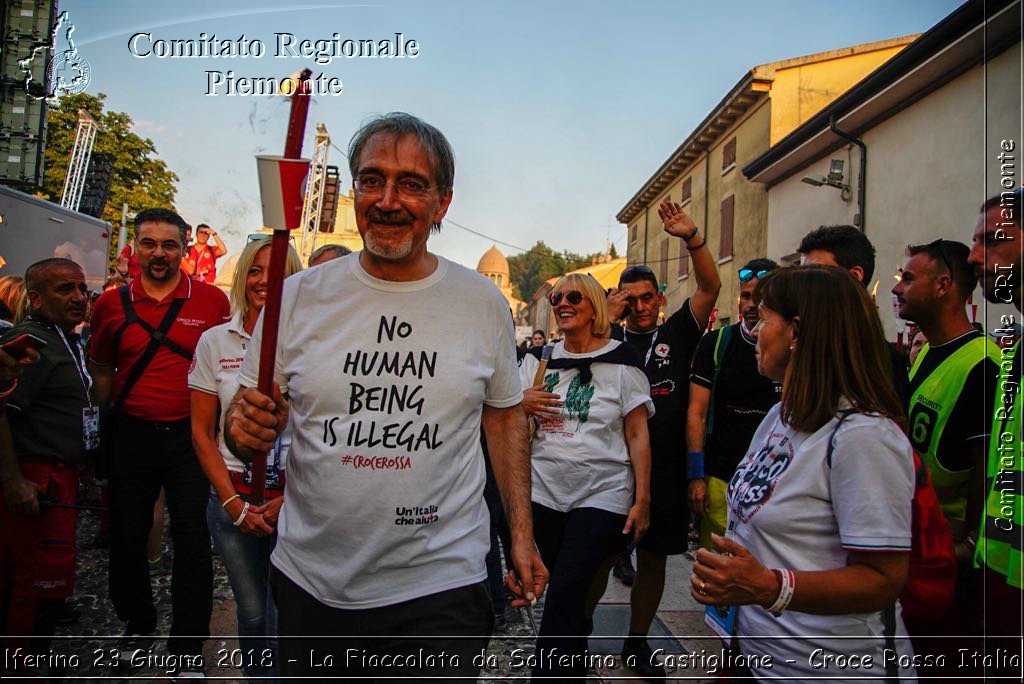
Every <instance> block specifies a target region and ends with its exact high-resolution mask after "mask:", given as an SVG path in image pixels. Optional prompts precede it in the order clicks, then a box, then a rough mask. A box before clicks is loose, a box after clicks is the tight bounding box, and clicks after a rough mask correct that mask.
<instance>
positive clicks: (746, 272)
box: [740, 268, 768, 283]
mask: <svg viewBox="0 0 1024 684" xmlns="http://www.w3.org/2000/svg"><path fill="white" fill-rule="evenodd" d="M766 273H768V271H767V270H764V271H754V270H752V269H749V268H742V269H740V282H741V283H749V282H750V281H751V280H753V279H754V278H758V279H761V278H763V277H764V276H765V274H766Z"/></svg>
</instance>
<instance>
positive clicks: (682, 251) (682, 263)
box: [678, 243, 690, 278]
mask: <svg viewBox="0 0 1024 684" xmlns="http://www.w3.org/2000/svg"><path fill="white" fill-rule="evenodd" d="M688 275H690V253H689V252H687V251H686V245H685V244H682V243H680V245H679V273H678V277H679V278H684V277H686V276H688Z"/></svg>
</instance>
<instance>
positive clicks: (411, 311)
mask: <svg viewBox="0 0 1024 684" xmlns="http://www.w3.org/2000/svg"><path fill="white" fill-rule="evenodd" d="M437 262H438V263H437V268H436V269H435V270H434V272H433V273H432V274H430V275H429V276H427V277H426V278H424V279H422V280H417V281H413V282H391V281H384V280H379V279H377V278H374V277H372V276H371V275H369V274H368V273H367V272H366V271H365V270H363V268H362V266H361V265H360V264H359V254H358V253H356V254H352V255H350V256H345V257H342V258H340V259H335V260H334V261H329V262H327V263H325V264H322V265H320V266H317V267H315V268H311V269H309V270H307V271H302V272H300V273H297V274H295V275H293V276H291V277H290V278H288V280H287V281H285V284H284V295H283V301H282V306H281V325H280V336H279V342H278V346H277V367H276V380H277V382H278V383H279V384H280V386H281V391H282V392H284V393H285V394H287V396H288V398H289V405H290V409H291V425H292V430H293V438H292V447H291V452H290V454H289V460H288V479H287V484H286V487H285V494H284V506H283V509H282V512H281V518H280V522H279V526H278V540H277V546H276V548H275V549H274V553H273V555H272V557H271V560H272V562H273V563H274V565H275V566H276V567H277V568H278V569H279V570H280V571H281V572H283V573H284V574H285V575H286V576H287V577H289V578H290V579H291V580H292V581H294V582H295V583H296V584H298V585H299V586H300V587H302V588H303V589H304V590H305V591H307V592H309V593H310V594H312V595H313V596H314V597H315V598H316V599H317V600H319V601H320V602H322V603H324V604H327V605H329V606H333V607H337V608H351V609H362V608H376V607H379V606H385V605H391V604H395V603H400V602H403V601H407V600H410V599H414V598H418V597H421V596H426V595H429V594H433V593H437V592H440V591H445V590H448V589H454V588H458V587H462V586H466V585H468V584H472V583H474V582H478V581H481V580H483V579H484V578H485V577H486V576H487V572H486V568H485V566H484V556H485V555H486V553H487V550H488V548H489V546H490V536H489V532H488V525H489V520H488V514H487V507H486V505H485V504H484V500H483V488H484V479H485V475H484V462H483V455H482V451H481V447H480V419H481V414H482V410H483V407H484V405H485V404H486V405H488V406H492V407H496V408H507V407H512V406H515V405H516V404H518V403H519V402H520V401H521V400H522V388H521V386H520V384H519V377H518V375H517V371H518V369H517V365H516V355H515V334H514V330H513V325H512V317H511V315H510V313H509V309H508V304H507V302H506V301H505V298H504V297H502V295H501V293H500V292H499V291H498V289H497V288H496V287H495V286H494V285H493V284H492V283H490V282H489V281H488V280H487V279H485V278H484V277H483V276H481V275H479V274H477V273H475V272H473V271H470V270H469V269H467V268H464V267H462V266H459V265H457V264H454V263H452V262H450V261H448V260H446V259H444V258H441V257H437ZM261 330H262V318H261V322H259V323H257V325H256V334H255V335H254V336H253V340H252V344H251V345H250V347H249V350H250V352H249V353H247V355H246V358H245V362H244V363H243V364H242V371H241V374H240V379H241V382H242V384H243V385H245V386H247V387H251V386H254V385H255V384H256V379H257V370H258V357H259V354H258V353H256V352H253V350H259V348H260V337H261V335H260V331H261Z"/></svg>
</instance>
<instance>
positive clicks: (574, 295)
mask: <svg viewBox="0 0 1024 684" xmlns="http://www.w3.org/2000/svg"><path fill="white" fill-rule="evenodd" d="M563 295H564V296H565V300H566V301H567V302H569V303H570V304H572V305H573V306H576V305H577V304H579V303H580V302H582V301H583V293H582V292H580V291H579V290H569V291H568V292H561V291H559V292H553V293H551V294H550V295H549V296H548V301H549V302H550V303H551V306H558V305H559V304H561V303H562V297H563Z"/></svg>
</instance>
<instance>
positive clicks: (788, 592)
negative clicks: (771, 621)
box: [768, 568, 796, 617]
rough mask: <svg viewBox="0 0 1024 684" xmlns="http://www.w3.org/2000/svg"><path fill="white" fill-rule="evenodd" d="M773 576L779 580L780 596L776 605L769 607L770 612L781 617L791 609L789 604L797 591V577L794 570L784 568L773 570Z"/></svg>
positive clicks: (776, 600)
mask: <svg viewBox="0 0 1024 684" xmlns="http://www.w3.org/2000/svg"><path fill="white" fill-rule="evenodd" d="M772 574H774V575H775V576H776V577H778V578H779V596H778V598H776V599H775V603H773V604H772V605H770V606H768V612H769V613H771V614H772V615H774V616H775V617H779V616H781V615H782V611H784V610H786V608H787V607H789V602H790V601H792V600H793V593H794V592H795V591H796V575H794V574H793V571H792V570H786V569H784V568H772Z"/></svg>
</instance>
